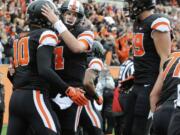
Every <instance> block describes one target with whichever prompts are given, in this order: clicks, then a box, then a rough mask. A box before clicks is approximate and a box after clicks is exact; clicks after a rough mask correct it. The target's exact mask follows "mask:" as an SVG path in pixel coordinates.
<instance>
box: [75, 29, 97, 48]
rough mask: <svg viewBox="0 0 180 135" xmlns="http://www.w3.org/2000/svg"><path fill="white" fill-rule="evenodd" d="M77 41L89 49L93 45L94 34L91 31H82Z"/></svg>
mask: <svg viewBox="0 0 180 135" xmlns="http://www.w3.org/2000/svg"><path fill="white" fill-rule="evenodd" d="M78 40H79V41H83V43H84V44H86V45H88V46H89V48H90V49H91V48H92V45H93V43H94V33H93V32H92V31H84V32H83V33H81V34H80V35H79V36H78Z"/></svg>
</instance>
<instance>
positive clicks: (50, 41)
mask: <svg viewBox="0 0 180 135" xmlns="http://www.w3.org/2000/svg"><path fill="white" fill-rule="evenodd" d="M57 44H58V37H57V35H56V33H55V32H53V31H51V30H46V31H44V32H42V34H41V36H40V38H39V46H43V45H48V46H56V45H57Z"/></svg>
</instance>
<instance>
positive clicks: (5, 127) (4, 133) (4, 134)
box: [1, 125, 7, 135]
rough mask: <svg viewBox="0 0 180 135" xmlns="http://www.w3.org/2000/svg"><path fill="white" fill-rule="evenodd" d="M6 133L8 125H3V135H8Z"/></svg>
mask: <svg viewBox="0 0 180 135" xmlns="http://www.w3.org/2000/svg"><path fill="white" fill-rule="evenodd" d="M6 131H7V125H3V129H2V133H1V135H6Z"/></svg>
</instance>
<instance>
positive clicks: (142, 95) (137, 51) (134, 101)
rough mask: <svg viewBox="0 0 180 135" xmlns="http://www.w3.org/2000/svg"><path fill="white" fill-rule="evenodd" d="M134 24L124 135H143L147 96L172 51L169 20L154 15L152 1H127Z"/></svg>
mask: <svg viewBox="0 0 180 135" xmlns="http://www.w3.org/2000/svg"><path fill="white" fill-rule="evenodd" d="M126 2H127V3H128V4H127V5H128V8H127V9H128V11H129V15H128V16H129V17H130V18H131V19H133V20H134V25H133V33H134V35H133V54H134V68H135V73H134V78H135V80H134V86H133V89H132V92H131V93H130V94H129V97H128V105H127V109H128V112H127V115H126V123H125V131H124V135H145V134H146V131H147V130H146V128H147V125H148V124H147V122H148V119H147V118H148V114H149V110H150V104H149V94H150V92H151V90H152V88H153V86H154V83H155V82H156V79H157V77H158V75H159V71H160V70H161V69H162V65H163V63H164V61H165V60H166V58H167V57H168V55H169V54H170V50H171V47H170V46H171V34H170V31H171V26H170V22H169V20H168V18H167V17H166V16H164V15H161V14H154V13H153V8H154V7H155V0H126Z"/></svg>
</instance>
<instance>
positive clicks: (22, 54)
mask: <svg viewBox="0 0 180 135" xmlns="http://www.w3.org/2000/svg"><path fill="white" fill-rule="evenodd" d="M28 42H29V38H28V37H24V38H21V39H20V40H15V41H14V43H13V50H14V66H15V67H18V66H19V65H21V66H25V65H27V64H28V63H29V48H28Z"/></svg>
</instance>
